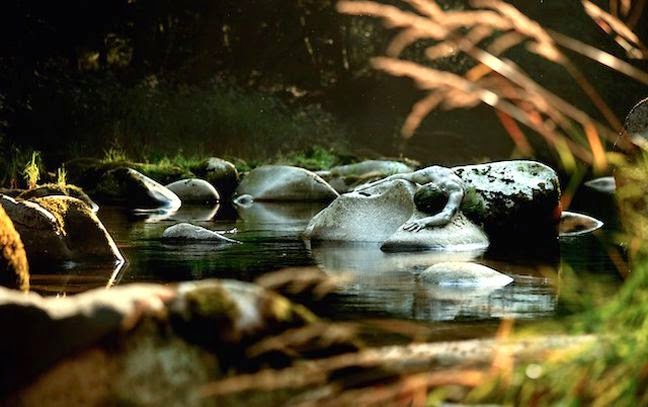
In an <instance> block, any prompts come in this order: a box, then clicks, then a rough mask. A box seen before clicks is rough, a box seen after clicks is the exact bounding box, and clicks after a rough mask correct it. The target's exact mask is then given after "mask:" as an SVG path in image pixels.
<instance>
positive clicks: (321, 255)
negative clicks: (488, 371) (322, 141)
mask: <svg viewBox="0 0 648 407" xmlns="http://www.w3.org/2000/svg"><path fill="white" fill-rule="evenodd" d="M322 208H323V205H321V204H276V203H274V204H269V203H255V204H253V205H252V206H250V207H249V208H239V209H237V211H238V213H237V214H234V213H233V212H232V211H231V210H230V211H225V212H220V208H218V207H212V208H209V207H184V208H181V209H180V210H179V211H178V212H175V213H170V214H156V215H149V216H144V217H142V216H133V214H131V213H128V212H126V211H124V210H122V209H119V208H110V207H105V208H102V209H101V211H100V212H99V216H100V218H101V219H102V221H103V222H104V224H105V225H106V227H107V228H108V230H109V231H110V232H111V234H112V235H113V237H114V238H115V241H116V242H117V245H118V246H119V248H120V249H121V250H122V252H123V253H124V255H125V257H126V258H127V259H128V263H127V264H126V265H125V266H124V267H123V268H122V269H120V270H115V269H112V268H110V267H106V266H103V267H99V266H96V265H86V264H76V265H75V264H68V265H66V266H65V267H57V268H55V269H52V268H48V269H47V270H43V269H41V270H38V269H36V270H34V278H33V287H34V288H35V290H36V291H38V292H41V293H44V294H48V295H54V294H59V295H61V294H65V293H70V294H71V293H76V292H80V291H84V290H87V289H90V288H95V287H102V286H106V285H107V284H108V281H109V280H111V279H112V281H113V282H114V283H115V284H124V283H130V282H162V283H170V282H177V281H184V280H198V279H205V278H234V279H239V280H245V281H252V280H254V279H255V278H257V277H258V276H260V275H261V274H263V273H266V272H269V271H274V270H278V269H281V268H285V267H302V266H303V267H312V266H317V267H319V268H320V269H321V270H322V271H323V272H325V273H327V274H329V275H334V276H339V275H344V276H350V277H352V279H351V280H347V281H348V282H345V283H342V285H341V286H340V287H339V288H338V290H337V292H335V293H334V294H333V295H331V296H330V297H328V298H327V299H326V300H325V301H326V303H325V304H324V306H323V307H318V308H321V309H322V310H323V311H322V312H323V314H324V315H325V316H327V317H330V318H332V319H337V320H340V319H341V320H363V319H367V318H393V319H401V320H407V321H420V322H423V323H426V324H432V325H433V326H434V328H435V329H437V330H438V331H439V335H440V336H439V339H457V338H462V337H472V336H482V335H485V334H488V335H490V334H492V333H493V331H494V330H495V328H496V326H497V321H498V320H499V319H500V318H515V319H518V320H537V319H545V318H551V317H553V316H555V315H556V313H557V309H558V308H559V307H558V306H557V304H558V302H559V298H560V296H559V294H560V290H561V277H560V276H561V271H562V270H563V269H564V268H565V267H568V268H569V269H570V270H573V271H574V272H576V273H577V274H581V275H584V274H587V276H588V279H589V276H590V275H592V276H596V275H605V276H606V277H607V278H605V279H604V281H605V282H604V283H602V284H607V285H608V286H610V287H612V288H611V289H613V288H614V287H618V285H619V284H620V280H619V279H618V278H615V277H614V276H616V275H617V274H616V269H615V268H614V264H613V263H612V262H611V261H610V260H609V258H608V256H607V249H606V245H608V242H607V240H606V239H603V238H602V237H601V236H602V235H603V234H602V233H598V234H592V235H587V236H583V237H578V238H570V239H562V240H561V242H560V244H559V245H558V244H556V245H554V246H552V247H550V248H540V247H527V248H526V249H525V250H520V249H515V250H513V249H511V250H508V251H507V250H506V249H504V250H502V249H500V250H498V251H497V252H486V253H483V252H457V253H447V252H446V253H443V252H416V253H384V252H382V251H381V250H380V248H379V246H378V245H375V244H333V243H326V244H323V243H320V244H313V245H311V244H310V242H307V241H303V240H302V238H301V233H302V231H303V230H304V228H305V226H306V224H307V223H308V221H309V220H310V219H311V218H312V217H313V216H314V215H315V214H316V213H317V212H318V211H320V210H321V209H322ZM180 222H191V223H193V224H196V225H199V226H203V227H206V228H208V229H211V230H216V231H230V230H233V229H236V233H235V234H234V236H233V237H235V238H236V239H237V240H239V241H241V242H243V244H240V245H239V244H233V245H232V244H226V245H214V244H212V243H198V244H196V243H191V244H169V243H167V242H164V241H163V240H161V238H160V237H161V235H162V232H163V231H164V230H165V229H166V228H167V227H169V226H172V225H174V224H176V223H180ZM524 238H525V237H521V239H524ZM522 246H523V245H522ZM445 261H473V262H477V263H480V264H484V265H486V266H489V267H491V268H493V269H495V270H497V271H499V272H502V273H504V274H507V275H509V276H510V277H512V278H513V279H514V282H513V283H512V284H510V285H508V286H506V287H502V288H496V289H480V288H440V287H438V286H430V285H427V284H425V283H424V282H422V281H420V280H419V278H418V276H419V274H420V273H421V272H422V271H423V270H425V269H426V268H427V267H429V266H431V265H433V264H436V263H439V262H445ZM610 281H612V283H610ZM318 311H319V310H318ZM450 322H451V323H450Z"/></svg>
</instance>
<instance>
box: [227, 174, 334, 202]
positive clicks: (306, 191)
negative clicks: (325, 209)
mask: <svg viewBox="0 0 648 407" xmlns="http://www.w3.org/2000/svg"><path fill="white" fill-rule="evenodd" d="M236 194H237V195H246V194H247V195H251V196H252V198H253V199H254V200H255V201H332V200H333V199H335V198H337V197H338V195H339V194H338V193H337V192H336V191H335V190H334V189H333V188H332V187H331V186H330V185H329V184H328V183H327V182H326V181H324V180H323V179H322V178H321V177H320V176H318V175H317V174H315V173H313V172H311V171H308V170H305V169H303V168H298V167H291V166H287V165H264V166H261V167H258V168H255V169H254V170H252V171H250V172H249V173H248V174H247V175H246V176H245V178H243V181H241V183H240V184H239V187H238V188H237V189H236Z"/></svg>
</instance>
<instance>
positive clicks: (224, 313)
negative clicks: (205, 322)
mask: <svg viewBox="0 0 648 407" xmlns="http://www.w3.org/2000/svg"><path fill="white" fill-rule="evenodd" d="M185 300H186V301H187V306H188V308H189V310H191V314H192V315H194V316H196V317H198V318H200V319H217V320H227V321H230V323H232V324H234V322H235V321H236V320H238V318H239V317H240V311H239V309H238V307H237V305H236V303H235V302H234V301H233V300H232V298H231V297H230V295H229V294H228V293H227V291H225V289H224V288H223V287H221V286H218V285H210V286H207V287H200V288H196V289H193V290H191V291H189V292H188V293H187V294H186V295H185Z"/></svg>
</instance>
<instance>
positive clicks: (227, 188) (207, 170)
mask: <svg viewBox="0 0 648 407" xmlns="http://www.w3.org/2000/svg"><path fill="white" fill-rule="evenodd" d="M191 170H192V172H193V173H194V174H196V175H197V176H198V177H200V178H203V179H205V180H207V182H209V183H210V184H212V185H213V186H214V187H215V188H216V190H217V191H218V192H219V194H220V195H221V197H222V198H223V199H229V197H231V196H232V195H233V194H234V191H235V190H236V187H237V186H238V184H239V173H238V171H237V170H236V166H235V165H234V164H232V163H231V162H229V161H225V160H223V159H221V158H217V157H211V158H208V159H207V160H205V161H203V162H202V163H200V164H199V165H198V166H196V167H194V168H192V169H191Z"/></svg>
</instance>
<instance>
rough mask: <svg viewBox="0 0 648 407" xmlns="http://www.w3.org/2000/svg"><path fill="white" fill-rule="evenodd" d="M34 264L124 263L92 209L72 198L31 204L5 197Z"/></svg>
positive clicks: (9, 213) (38, 199) (36, 199)
mask: <svg viewBox="0 0 648 407" xmlns="http://www.w3.org/2000/svg"><path fill="white" fill-rule="evenodd" d="M0 203H1V204H2V207H3V208H4V209H5V211H6V212H7V214H8V215H9V218H11V220H12V222H13V223H14V226H15V227H16V230H17V231H18V233H20V236H21V239H22V241H23V243H24V246H25V251H26V252H27V258H28V260H29V263H30V264H32V265H33V264H34V263H42V262H47V261H67V260H75V261H106V262H123V261H124V258H123V256H122V255H121V253H120V252H119V249H118V248H117V245H116V244H115V242H114V241H113V239H112V237H111V236H110V234H109V233H108V231H107V230H106V228H105V227H104V226H103V224H102V223H101V221H100V220H99V219H98V218H97V216H96V215H95V214H94V213H93V212H92V210H91V209H90V208H89V207H88V206H87V205H86V204H85V203H84V202H82V201H80V200H78V199H76V198H72V197H68V196H50V197H45V198H35V199H33V200H29V201H16V200H14V199H12V198H9V197H1V198H0Z"/></svg>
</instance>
